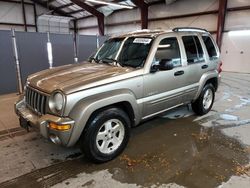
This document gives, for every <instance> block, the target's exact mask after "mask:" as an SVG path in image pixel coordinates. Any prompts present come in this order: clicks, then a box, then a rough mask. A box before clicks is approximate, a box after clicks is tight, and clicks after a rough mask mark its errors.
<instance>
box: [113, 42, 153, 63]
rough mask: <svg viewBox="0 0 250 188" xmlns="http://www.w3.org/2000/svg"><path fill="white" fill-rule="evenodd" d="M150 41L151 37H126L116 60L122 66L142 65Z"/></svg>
mask: <svg viewBox="0 0 250 188" xmlns="http://www.w3.org/2000/svg"><path fill="white" fill-rule="evenodd" d="M151 43H152V39H151V38H138V37H130V38H128V39H127V40H126V42H125V43H124V46H123V48H122V50H121V53H120V54H119V58H118V62H119V63H120V64H121V65H122V66H130V67H134V68H137V67H142V66H143V65H144V63H145V60H146V58H147V56H148V53H149V50H150V47H151Z"/></svg>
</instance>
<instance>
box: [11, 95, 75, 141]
mask: <svg viewBox="0 0 250 188" xmlns="http://www.w3.org/2000/svg"><path fill="white" fill-rule="evenodd" d="M15 112H16V114H17V115H18V116H19V118H20V125H21V126H22V125H24V124H25V123H26V124H27V125H28V126H31V127H33V128H35V129H38V130H40V133H41V134H42V135H43V136H44V137H45V138H47V139H50V140H51V141H52V142H53V143H55V144H60V145H63V146H67V144H68V143H69V140H70V137H71V133H72V130H73V127H74V121H73V120H72V119H70V118H62V117H58V116H54V115H51V114H45V115H38V114H37V113H36V112H34V111H32V110H31V109H29V108H28V107H27V106H26V105H25V102H24V100H23V99H22V100H20V101H18V102H17V103H16V104H15ZM50 122H53V123H56V124H59V125H65V124H70V125H71V127H70V129H69V130H67V131H58V130H54V129H50V128H49V123H50ZM22 127H23V126H22Z"/></svg>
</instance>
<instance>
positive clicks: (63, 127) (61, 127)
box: [49, 122, 71, 131]
mask: <svg viewBox="0 0 250 188" xmlns="http://www.w3.org/2000/svg"><path fill="white" fill-rule="evenodd" d="M49 128H50V129H55V130H57V131H67V130H69V129H70V128H71V125H69V124H65V125H60V124H56V123H54V122H49Z"/></svg>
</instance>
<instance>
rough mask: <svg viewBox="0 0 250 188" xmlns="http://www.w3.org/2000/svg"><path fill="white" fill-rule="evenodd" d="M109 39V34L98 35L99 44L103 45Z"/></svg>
mask: <svg viewBox="0 0 250 188" xmlns="http://www.w3.org/2000/svg"><path fill="white" fill-rule="evenodd" d="M107 39H108V36H98V40H99V46H101V45H102V44H103V43H104V42H105V41H106V40H107Z"/></svg>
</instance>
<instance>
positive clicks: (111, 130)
mask: <svg viewBox="0 0 250 188" xmlns="http://www.w3.org/2000/svg"><path fill="white" fill-rule="evenodd" d="M129 135H130V119H129V117H128V115H127V114H126V113H125V112H124V111H123V110H121V109H119V108H110V109H107V110H104V111H101V112H100V113H97V114H95V115H94V116H93V117H92V118H91V119H90V121H89V123H88V125H87V127H86V129H85V131H84V133H83V135H82V138H81V140H80V145H81V150H82V151H83V152H84V154H85V155H86V157H87V158H88V159H90V160H92V161H94V162H99V163H100V162H106V161H109V160H112V159H114V158H115V157H116V156H118V155H119V154H120V153H121V152H122V151H123V150H124V149H125V147H126V145H127V143H128V140H129Z"/></svg>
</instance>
